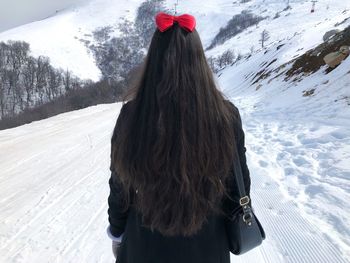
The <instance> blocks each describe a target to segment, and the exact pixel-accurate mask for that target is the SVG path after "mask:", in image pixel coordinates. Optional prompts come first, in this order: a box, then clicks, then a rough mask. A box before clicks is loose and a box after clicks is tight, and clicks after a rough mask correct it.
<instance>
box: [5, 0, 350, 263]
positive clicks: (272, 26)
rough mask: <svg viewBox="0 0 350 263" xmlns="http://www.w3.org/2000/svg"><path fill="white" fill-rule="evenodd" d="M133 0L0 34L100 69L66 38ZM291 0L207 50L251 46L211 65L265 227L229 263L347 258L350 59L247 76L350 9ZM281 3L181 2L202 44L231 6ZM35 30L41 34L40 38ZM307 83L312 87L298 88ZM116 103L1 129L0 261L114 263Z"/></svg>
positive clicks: (293, 53)
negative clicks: (111, 209) (237, 130)
mask: <svg viewBox="0 0 350 263" xmlns="http://www.w3.org/2000/svg"><path fill="white" fill-rule="evenodd" d="M123 1H124V0H123ZM175 2H176V1H175V0H173V1H168V2H167V4H168V7H169V8H170V7H172V5H173V3H175ZM140 3H141V1H136V0H135V1H125V2H123V3H121V2H120V1H118V3H117V1H111V0H93V1H89V2H88V3H87V4H86V5H84V6H81V7H79V8H76V9H70V10H66V11H65V12H63V13H59V14H57V15H56V16H54V17H52V18H49V19H47V20H44V21H40V22H36V23H32V24H29V25H25V26H22V27H20V28H16V29H13V30H10V31H7V32H5V33H3V34H0V40H2V39H6V38H12V37H13V38H15V37H16V38H21V37H24V38H26V39H27V40H28V41H29V42H30V43H31V44H32V47H33V49H34V50H35V52H36V53H37V54H42V52H46V53H45V54H48V55H50V57H51V59H52V60H53V61H56V63H57V65H67V66H72V67H70V68H71V69H74V70H75V73H77V72H80V73H81V76H85V75H84V74H86V73H87V72H88V73H89V74H88V75H89V76H95V78H98V76H99V72H98V70H97V69H96V67H95V66H94V64H93V60H92V58H91V57H90V55H89V54H88V53H87V52H86V50H85V47H84V46H83V43H81V42H80V41H78V40H77V39H75V38H74V37H75V36H77V37H78V38H80V37H83V36H84V34H89V33H91V31H92V30H93V29H94V28H96V27H98V26H104V25H107V24H113V23H116V22H117V21H118V18H119V17H121V16H127V17H129V18H130V19H131V18H132V17H134V15H135V13H134V11H135V10H136V8H137V6H138V5H139V4H140ZM291 5H292V9H291V10H289V11H286V12H281V13H280V18H277V19H272V18H271V19H270V20H265V21H262V22H261V23H260V24H259V25H258V27H255V26H254V27H252V28H249V29H248V30H246V31H245V32H243V33H241V34H239V35H237V36H236V37H234V38H232V39H230V40H228V41H227V42H225V43H224V44H222V45H219V46H217V47H215V48H213V49H212V50H210V51H208V52H207V55H208V56H210V55H214V56H215V55H219V54H221V53H223V52H224V51H225V50H226V49H228V48H231V49H235V50H236V51H240V52H241V53H243V54H245V53H250V50H251V47H252V46H254V50H255V51H254V53H253V54H252V56H251V57H250V58H244V59H242V60H240V61H239V62H238V63H236V64H234V65H233V66H230V67H226V68H225V69H224V70H222V71H220V72H219V74H218V81H219V84H220V88H221V89H222V90H223V91H224V93H225V94H226V95H227V96H228V97H229V98H230V99H231V100H232V101H233V102H234V103H235V104H236V105H237V106H238V108H239V109H240V111H241V114H242V120H243V126H244V130H245V132H246V146H247V159H248V166H249V168H250V171H251V175H252V198H253V200H254V203H255V206H256V207H255V210H256V213H257V215H258V216H259V219H261V222H262V224H263V225H264V227H265V230H266V233H267V240H266V241H265V242H264V244H263V245H262V246H261V247H260V248H258V249H256V250H254V251H253V252H251V253H248V254H247V255H244V256H241V257H236V256H234V255H231V256H232V262H252V263H256V262H258V263H260V262H264V263H265V262H266V263H270V262H276V263H277V262H278V263H280V262H281V263H284V262H288V263H289V262H290V263H295V262H307V263H309V262H311V263H313V262H315V263H328V262H332V263H333V262H335V263H338V262H350V202H349V200H350V179H349V178H350V147H349V145H350V129H349V127H350V58H348V59H347V60H345V61H344V62H343V63H342V64H341V65H340V66H339V67H337V68H336V69H335V70H333V71H332V72H330V73H329V74H325V69H326V67H322V68H321V69H320V70H318V71H317V72H316V73H314V74H312V75H310V76H303V77H301V78H300V81H293V80H287V81H285V80H284V78H285V75H284V74H283V72H272V74H271V75H269V76H268V77H267V78H265V79H262V80H260V81H259V82H257V83H254V81H255V78H254V76H255V75H256V74H257V72H259V71H260V70H261V69H262V68H265V67H266V65H269V64H270V63H271V62H273V63H271V64H270V65H269V66H268V68H269V69H271V70H273V69H278V68H279V67H280V66H281V65H284V64H285V68H284V69H283V70H287V69H289V68H290V67H291V66H292V64H291V63H288V62H290V61H291V60H292V59H293V58H296V57H298V56H300V55H302V54H303V53H305V52H306V51H307V50H308V49H310V48H314V47H316V46H317V45H319V44H320V43H322V36H323V34H324V33H325V32H326V31H328V30H330V29H334V28H338V29H343V28H344V27H346V26H348V25H350V20H347V21H346V22H345V23H343V24H341V25H338V26H335V24H337V23H340V22H342V21H344V19H346V18H348V17H350V10H347V7H348V4H347V3H346V1H340V0H334V1H327V0H321V1H319V2H318V3H317V6H316V12H315V13H313V14H311V13H310V9H311V3H310V2H306V1H291ZM284 7H285V1H263V0H261V1H260V0H252V1H251V2H248V3H246V4H233V3H232V1H228V0H209V1H205V2H203V1H198V0H193V1H191V2H186V4H185V3H181V4H180V6H179V7H178V10H179V13H183V12H189V13H192V14H194V15H195V16H196V18H197V20H198V31H199V32H200V34H201V37H202V40H203V44H204V46H208V45H209V44H210V41H211V39H212V38H213V37H214V36H215V34H216V33H217V31H218V29H219V28H220V27H221V26H224V25H225V24H226V22H227V21H228V20H229V19H230V18H231V17H232V15H233V14H236V13H239V12H241V11H242V10H244V9H247V8H250V9H252V10H253V11H254V12H255V13H256V14H260V15H264V16H267V15H269V16H270V17H273V16H274V15H275V13H276V12H279V11H281V10H283V9H284ZM127 10H130V12H128V11H127ZM265 10H266V11H265ZM112 17H113V19H112ZM72 25H73V26H72ZM79 28H80V30H79ZM53 29H56V30H53ZM263 29H266V30H268V31H269V32H270V33H271V39H270V40H269V41H268V43H267V44H268V45H267V48H266V49H264V50H262V49H261V48H260V47H259V41H258V38H259V33H260V32H261V31H262V30H263ZM53 32H55V33H53ZM43 34H47V36H50V37H48V38H47V42H45V43H42V42H41V41H40V39H39V40H37V38H38V37H39V38H42V36H43ZM52 38H53V39H52ZM58 40H61V41H58ZM281 45H283V46H281ZM277 47H279V48H277ZM77 62H79V63H77ZM286 63H287V64H286ZM94 74H95V75H94ZM279 74H281V75H279ZM310 89H315V91H314V94H313V95H312V96H303V94H304V91H305V90H310ZM119 110H120V104H119V103H115V104H109V105H108V104H103V105H99V106H93V107H89V108H86V109H83V110H79V111H74V112H70V113H64V114H60V115H58V116H55V117H52V118H49V119H46V120H42V121H38V122H33V123H31V124H27V125H23V126H21V127H17V128H14V129H9V130H4V131H0V153H1V155H0V167H1V170H0V189H1V191H0V219H1V222H2V224H0V262H112V260H111V259H112V253H111V249H110V241H109V240H108V238H107V236H106V235H105V227H106V225H107V214H106V213H107V212H106V211H107V210H106V209H107V207H106V206H107V203H106V198H107V195H108V177H109V170H108V167H109V165H108V162H109V150H110V149H109V147H110V136H111V133H112V128H113V125H114V123H115V120H116V118H117V115H118V113H119ZM4 152H6V154H3V153H4Z"/></svg>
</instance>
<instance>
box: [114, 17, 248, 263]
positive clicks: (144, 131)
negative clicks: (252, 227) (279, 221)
mask: <svg viewBox="0 0 350 263" xmlns="http://www.w3.org/2000/svg"><path fill="white" fill-rule="evenodd" d="M156 24H157V29H156V31H155V33H154V35H153V38H152V41H151V44H150V47H149V50H148V54H147V56H146V59H145V62H144V65H143V71H142V74H141V77H140V79H139V80H138V82H137V84H136V86H135V88H136V92H135V94H134V97H133V98H132V99H130V100H129V101H128V102H127V103H125V104H123V106H122V109H121V112H120V114H119V117H118V119H117V122H116V125H115V128H114V131H113V136H112V139H111V165H110V170H111V177H110V180H109V184H110V195H109V198H108V203H109V209H108V214H109V223H110V226H109V227H108V233H109V236H110V237H111V238H112V239H113V251H114V253H115V256H116V258H117V259H116V262H118V263H126V262H127V263H170V262H174V263H175V262H176V263H186V262H191V263H195V262H198V263H228V262H230V253H229V248H228V242H227V235H226V231H225V224H224V218H225V216H226V214H227V213H228V212H229V211H232V210H233V209H234V207H235V206H237V205H238V203H237V202H238V198H239V197H238V193H237V188H236V185H235V181H234V174H233V172H232V163H233V149H234V148H233V147H237V148H238V153H239V156H240V161H241V166H242V170H243V175H244V180H245V187H246V192H247V194H248V196H249V193H250V176H249V170H248V167H247V164H246V156H245V151H246V148H245V146H244V132H243V129H242V123H241V118H240V114H239V111H238V109H237V108H236V107H235V106H234V105H233V104H232V103H231V102H230V101H228V100H226V99H225V98H224V96H223V94H221V92H220V91H219V90H218V89H217V87H216V84H215V81H214V77H213V73H212V71H211V69H210V68H209V66H208V63H207V60H206V57H205V54H204V51H203V47H202V43H201V41H200V38H199V35H198V33H197V31H196V29H195V25H196V23H195V18H194V17H193V16H191V15H188V14H185V15H182V16H171V15H168V14H165V13H159V14H158V15H157V16H156ZM127 96H130V94H128V95H127Z"/></svg>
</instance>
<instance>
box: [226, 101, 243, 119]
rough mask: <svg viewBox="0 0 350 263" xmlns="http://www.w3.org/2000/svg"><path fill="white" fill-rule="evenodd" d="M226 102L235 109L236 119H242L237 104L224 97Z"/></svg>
mask: <svg viewBox="0 0 350 263" xmlns="http://www.w3.org/2000/svg"><path fill="white" fill-rule="evenodd" d="M224 103H226V105H228V107H229V108H230V109H231V110H232V111H233V114H234V117H235V119H237V118H238V119H240V113H239V110H238V108H237V107H236V105H235V104H234V103H233V102H232V101H230V100H228V99H224Z"/></svg>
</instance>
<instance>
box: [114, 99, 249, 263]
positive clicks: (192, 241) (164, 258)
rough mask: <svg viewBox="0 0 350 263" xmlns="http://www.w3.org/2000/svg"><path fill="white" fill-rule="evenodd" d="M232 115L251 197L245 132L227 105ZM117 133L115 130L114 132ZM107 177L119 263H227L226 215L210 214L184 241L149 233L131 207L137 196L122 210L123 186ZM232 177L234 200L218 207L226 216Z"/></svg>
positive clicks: (231, 205) (127, 106)
mask: <svg viewBox="0 0 350 263" xmlns="http://www.w3.org/2000/svg"><path fill="white" fill-rule="evenodd" d="M226 102H227V103H228V104H230V106H231V108H232V114H234V115H235V116H236V118H235V119H236V121H235V122H234V123H232V128H233V129H234V130H235V141H236V144H237V147H238V152H239V155H240V160H241V166H242V170H243V175H244V180H245V186H246V192H247V193H248V195H249V193H250V175H249V170H248V167H247V164H246V156H245V151H246V149H245V147H244V132H243V129H242V123H241V119H240V115H239V111H238V109H237V108H236V107H235V106H234V105H233V104H232V103H231V102H229V101H226ZM131 107H132V101H129V102H127V103H126V104H124V105H123V108H122V110H121V113H120V116H119V117H118V121H117V122H119V123H120V125H122V123H123V122H125V121H126V119H127V118H128V116H129V115H128V111H129V110H130V108H131ZM114 132H116V133H118V128H117V129H115V130H114ZM114 173H115V172H114V171H112V175H111V177H110V181H109V182H110V189H111V193H110V196H109V199H108V201H109V211H108V212H109V220H110V222H111V227H113V231H114V234H115V235H116V236H119V235H120V234H122V238H121V244H120V248H119V250H118V255H117V261H116V262H118V263H141V262H142V263H172V262H174V263H175V262H176V263H178V262H181V263H186V262H191V263H193V262H200V263H229V262H230V253H229V248H228V241H227V233H226V229H225V222H224V219H225V215H220V214H215V213H212V214H209V215H208V217H207V221H206V222H205V223H204V225H203V226H202V228H201V229H200V230H199V232H197V233H196V234H194V235H192V236H190V237H185V236H182V235H177V236H172V237H169V236H164V235H162V234H161V233H160V232H159V231H158V230H153V231H152V230H151V229H150V228H148V227H146V226H143V224H142V216H141V214H140V213H139V212H138V211H137V210H136V209H135V207H134V205H133V204H134V200H135V198H137V192H136V191H135V192H132V193H131V195H130V196H131V203H130V206H129V208H128V210H126V211H123V212H122V209H121V205H122V200H123V197H124V192H123V191H124V190H123V186H122V184H121V183H120V182H119V181H118V180H117V178H118V176H117V175H116V174H114ZM234 176H235V175H234V174H233V172H232V171H231V174H230V176H229V178H228V179H229V180H227V182H226V183H227V187H228V190H229V193H230V196H231V197H232V198H233V200H229V199H228V198H223V199H222V200H221V204H219V205H221V206H222V208H223V210H224V211H225V212H227V213H228V212H229V211H232V210H233V209H234V207H237V206H238V203H237V202H238V201H237V200H238V198H239V197H238V191H237V186H236V185H235V180H234Z"/></svg>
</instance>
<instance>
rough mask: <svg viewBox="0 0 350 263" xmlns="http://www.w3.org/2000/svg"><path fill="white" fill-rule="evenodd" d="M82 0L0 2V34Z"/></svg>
mask: <svg viewBox="0 0 350 263" xmlns="http://www.w3.org/2000/svg"><path fill="white" fill-rule="evenodd" d="M82 1H83V0H60V1H46V0H26V1H23V0H12V1H0V32H2V31H5V30H8V29H10V28H14V27H16V26H20V25H23V24H26V23H31V22H33V21H36V20H41V19H45V18H47V17H49V16H52V15H54V14H55V13H56V12H57V11H59V10H63V9H66V8H69V7H71V6H72V5H74V4H76V3H79V2H82Z"/></svg>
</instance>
